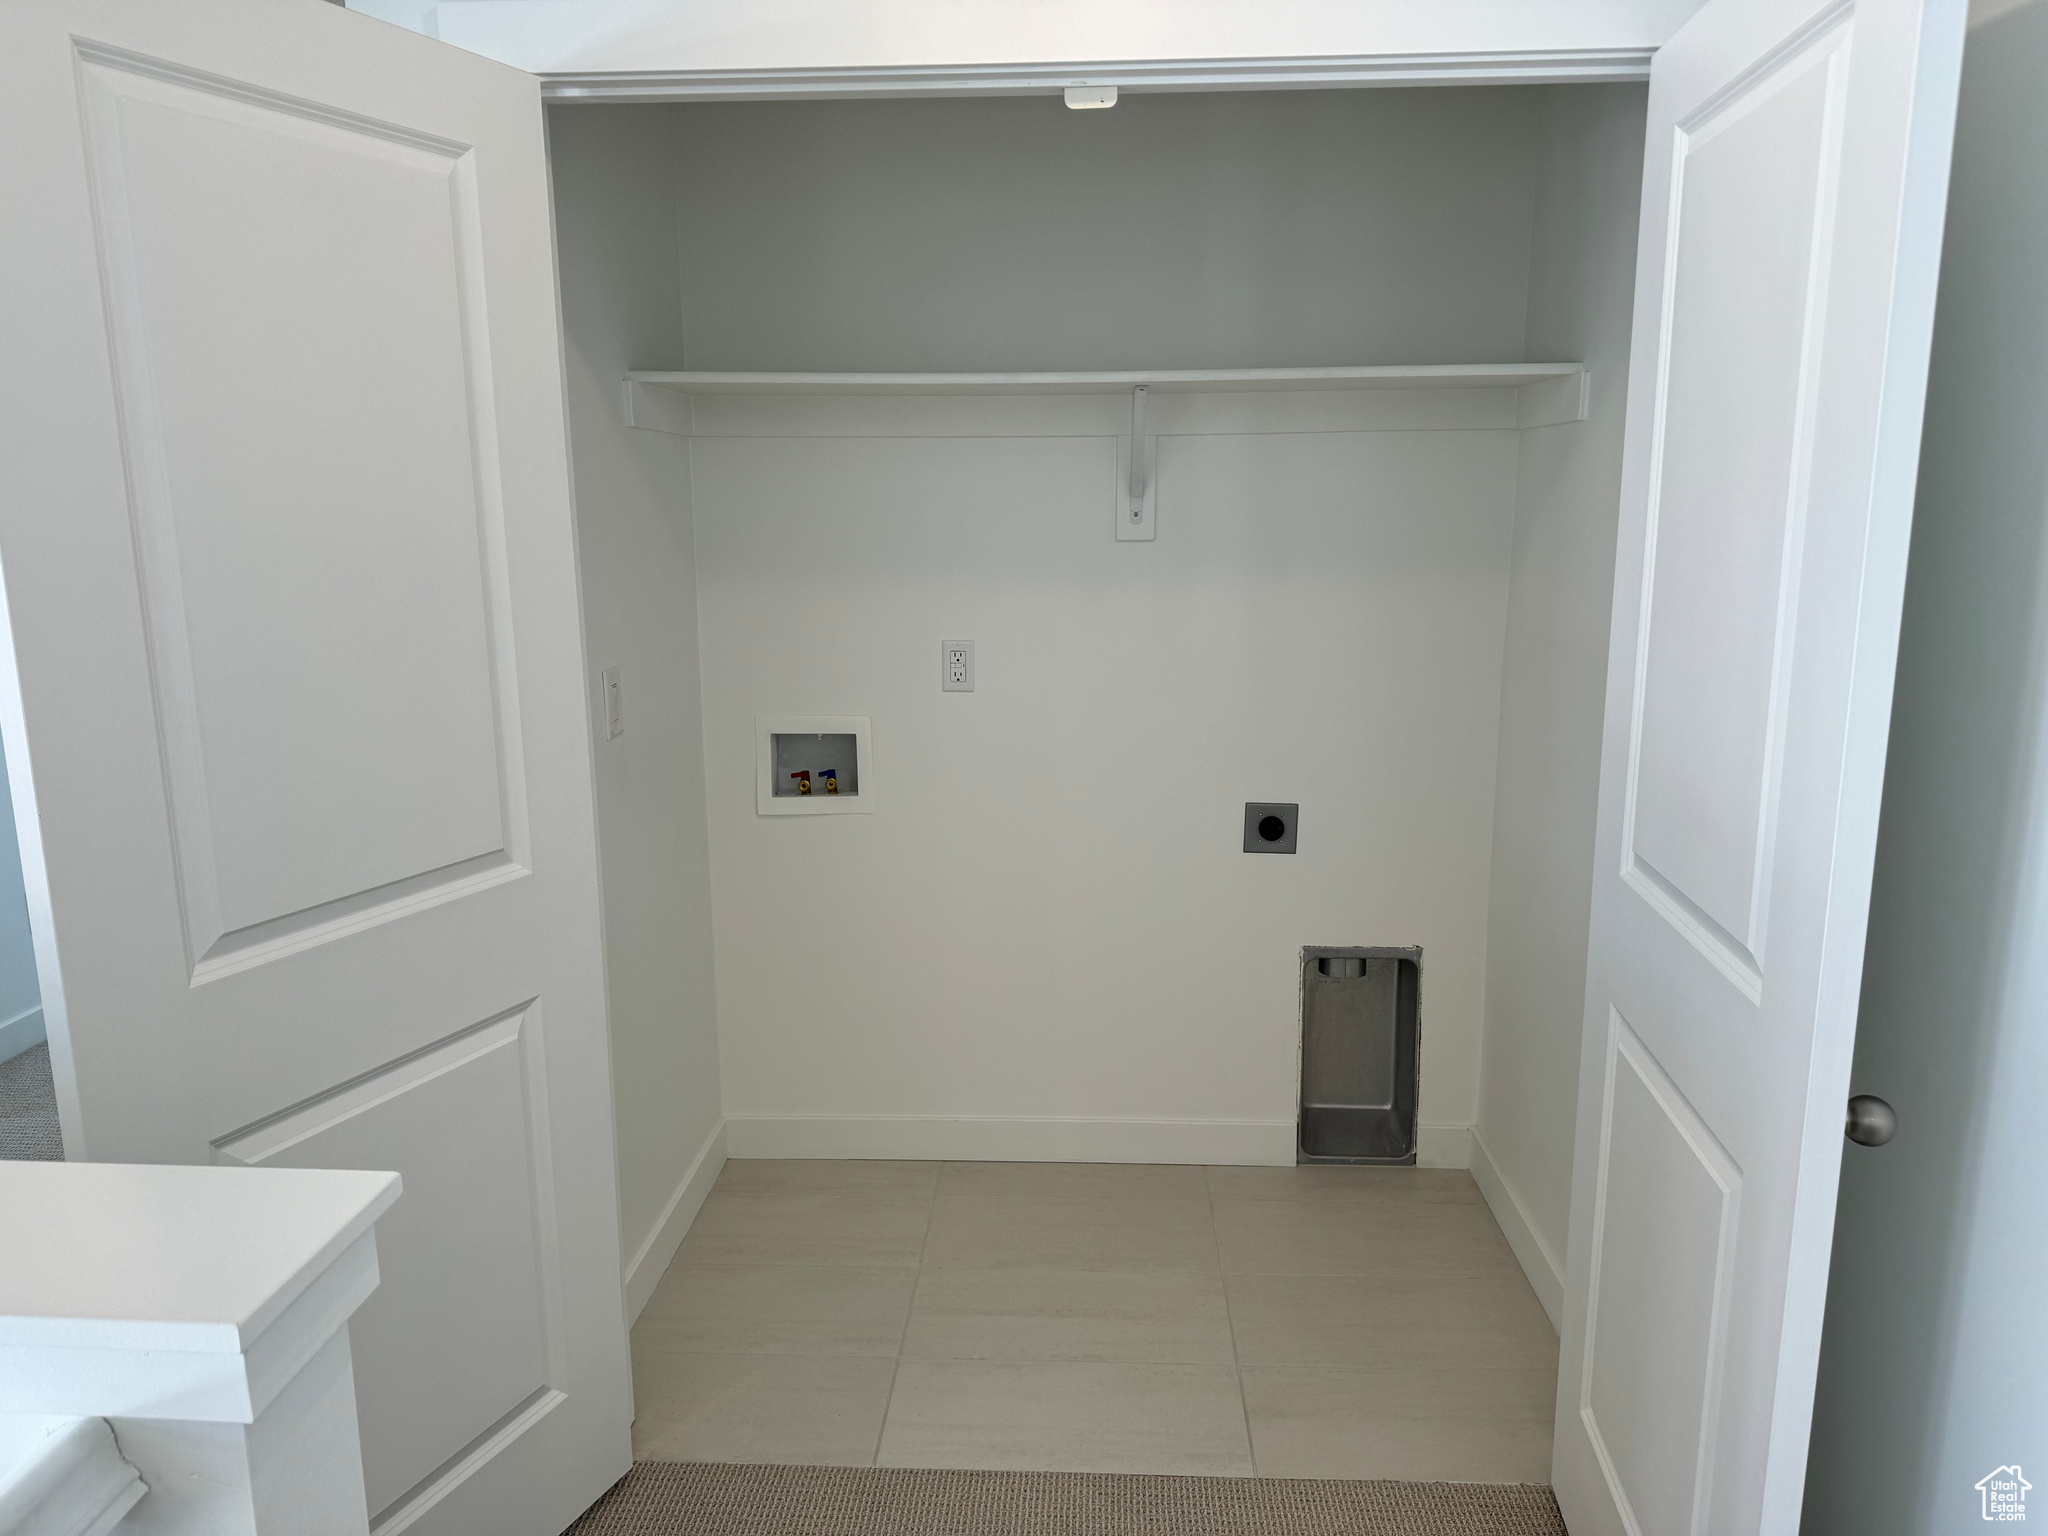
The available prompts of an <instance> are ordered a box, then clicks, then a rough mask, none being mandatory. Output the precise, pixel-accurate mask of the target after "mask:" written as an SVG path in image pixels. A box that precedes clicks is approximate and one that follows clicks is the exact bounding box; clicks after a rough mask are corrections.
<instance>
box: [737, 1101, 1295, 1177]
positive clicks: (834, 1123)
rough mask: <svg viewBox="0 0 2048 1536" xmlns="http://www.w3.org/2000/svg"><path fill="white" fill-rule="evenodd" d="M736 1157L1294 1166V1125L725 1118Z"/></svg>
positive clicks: (1051, 1119) (950, 1118)
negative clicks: (1292, 1164) (954, 1159)
mask: <svg viewBox="0 0 2048 1536" xmlns="http://www.w3.org/2000/svg"><path fill="white" fill-rule="evenodd" d="M725 1124H726V1135H727V1150H728V1152H729V1153H730V1155H731V1156H733V1157H847V1158H903V1159H910V1160H917V1159H931V1158H958V1159H960V1160H961V1161H963V1162H993V1163H1241V1164H1269V1165H1285V1164H1288V1163H1292V1162H1293V1161H1294V1122H1293V1121H1292V1120H1092V1119H1079V1118H1061V1117H1055V1116H1049V1115H1047V1116H1038V1115H1031V1116H1015V1117H998V1116H993V1115H986V1116H983V1115H731V1114H729V1115H727V1116H726V1117H725Z"/></svg>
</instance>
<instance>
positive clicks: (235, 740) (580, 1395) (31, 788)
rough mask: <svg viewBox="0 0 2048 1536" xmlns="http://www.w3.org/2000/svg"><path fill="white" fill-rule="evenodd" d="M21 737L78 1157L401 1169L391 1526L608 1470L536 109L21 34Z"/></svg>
mask: <svg viewBox="0 0 2048 1536" xmlns="http://www.w3.org/2000/svg"><path fill="white" fill-rule="evenodd" d="M0 52H4V54H5V56H6V57H7V58H8V60H9V62H10V64H11V65H12V66H13V77H14V78H13V83H12V87H11V89H10V91H9V92H8V93H6V94H5V96H0V138H4V140H5V142H7V143H8V144H10V145H14V146H33V148H32V150H26V151H23V152H21V153H16V154H11V155H9V156H7V157H4V163H0V205H4V206H5V207H7V208H8V210H9V217H8V218H7V219H6V220H5V221H0V261H4V264H5V267H6V270H8V272H9V273H10V276H11V277H12V278H13V281H12V282H11V284H10V285H9V288H8V289H7V290H6V291H5V292H4V293H0V353H4V354H5V355H6V356H7V357H8V359H9V361H10V366H9V367H8V368H7V369H4V370H0V460H4V462H6V463H7V464H8V466H9V480H8V486H7V491H6V494H5V495H4V497H0V577H4V590H5V597H6V620H7V622H6V625H5V642H6V644H7V646H8V647H9V655H8V657H7V661H8V663H9V664H8V665H7V666H5V667H0V732H4V733H5V737H6V747H7V756H8V767H9V771H10V775H11V780H12V785H13V788H14V791H15V795H16V813H17V824H18V826H19V827H20V829H21V831H22V837H23V854H24V873H25V876H26V883H27V885H28V887H29V892H30V904H31V917H32V923H33V926H34V929H35V937H36V942H37V949H38V964H39V970H40V973H41V980H42V984H43V990H44V996H45V1013H46V1017H47V1018H48V1021H49V1026H50V1032H51V1047H52V1049H51V1054H52V1061H53V1066H54V1067H55V1069H56V1076H57V1080H58V1086H59V1098H60V1107H61V1110H62V1115H63V1121H64V1135H65V1144H66V1148H67V1151H68V1152H69V1153H70V1154H71V1155H72V1156H74V1157H83V1158H93V1159H98V1160H115V1161H185V1162H203V1161H209V1160H218V1161H226V1162H243V1163H274V1164H284V1165H292V1164H306V1165H311V1166H321V1167H370V1168H390V1169H395V1170H397V1171H398V1172H399V1173H400V1174H401V1175H402V1176H403V1178H404V1180H405V1194H404V1196H403V1198H402V1199H401V1200H400V1202H399V1205H398V1207H397V1208H396V1209H395V1210H394V1212H393V1213H392V1215H391V1216H390V1217H389V1218H387V1220H386V1222H385V1223H384V1224H383V1225H384V1231H383V1233H382V1234H381V1236H380V1244H379V1248H380V1253H381V1254H382V1256H383V1281H382V1284H381V1285H380V1287H379V1289H378V1291H377V1293H376V1295H375V1296H374V1297H373V1298H372V1299H371V1300H370V1302H369V1303H368V1304H366V1305H365V1307H364V1308H363V1309H362V1310H361V1312H359V1313H358V1315H357V1318H356V1321H355V1323H354V1325H353V1331H354V1343H355V1348H354V1354H355V1361H356V1376H357V1401H358V1405H359V1409H360V1413H361V1417H362V1420H363V1424H362V1431H363V1435H362V1439H363V1449H364V1459H365V1476H366V1481H367V1484H368V1492H369V1504H370V1508H371V1510H372V1514H373V1524H374V1526H375V1527H376V1528H377V1529H379V1530H380V1531H386V1532H397V1531H401V1530H415V1531H420V1532H449V1533H453V1532H477V1533H485V1532H488V1533H491V1536H521V1533H527V1536H554V1533H556V1532H559V1531H560V1530H562V1529H563V1527H564V1526H566V1525H567V1524H568V1523H569V1521H570V1520H571V1519H573V1517H574V1516H575V1515H576V1514H577V1513H578V1512H580V1511H581V1510H582V1509H583V1508H584V1507H585V1506H587V1505H588V1504H589V1503H590V1502H591V1500H592V1499H594V1498H595V1497H596V1496H597V1495H598V1494H600V1493H601V1492H602V1491H603V1490H604V1488H605V1487H606V1486H608V1485H609V1483H610V1482H611V1481H612V1480H613V1479H615V1478H616V1477H617V1476H618V1475H619V1474H620V1473H622V1472H623V1471H624V1470H625V1468H626V1466H627V1465H628V1463H629V1423H630V1415H631V1400H630V1383H629V1380H628V1373H627V1364H626V1351H625V1329H624V1318H623V1313H622V1305H621V1298H620V1289H619V1257H618V1254H619V1246H618V1230H617V1211H616V1205H615V1200H616V1194H615V1181H614V1175H613V1152H612V1139H611V1105H610V1068H609V1060H608V1054H607V1046H606V1037H605V1016H604V995H603V979H602V969H601V947H600V935H599V927H598V913H597V883H596V852H595V836H594V820H593V812H592V802H591V787H590V744H589V739H588V735H587V730H586V721H587V719H588V714H587V711H586V707H585V698H584V680H583V665H582V639H581V626H580V623H579V615H578V595H577V591H576V580H575V547H574V539H573V529H572V523H571V516H570V508H569V491H568V472H567V444H566V441H565V434H564V423H563V408H562V385H561V363H560V356H559V339H558V332H557V322H556V311H555V289H554V272H553V254H552V253H553V246H552V239H551V231H550V226H549V204H548V187H547V179H546V167H545V163H544V159H543V147H542V146H543V140H542V123H541V108H540V99H539V89H538V85H537V83H536V82H535V81H534V80H533V79H531V78H530V77H528V76H525V75H523V74H520V73H518V72H516V71H512V70H508V69H506V68H504V67H503V66H500V65H496V64H493V63H490V62H488V61H486V60H482V59H478V58H475V57H473V56H470V55H467V54H463V53H460V52H458V51H457V50H455V49H452V48H448V47H445V46H443V45H440V44H437V43H434V42H432V41H430V40H428V39H425V38H421V37H419V36H417V35H414V34H412V33H408V32H404V31H401V30H399V29H397V28H393V27H389V26H386V25H384V24H382V23H379V22H376V21H374V20H371V19H369V18H367V17H364V16H361V15H355V14H351V13H349V12H347V11H345V10H342V9H341V8H339V7H336V6H332V5H326V4H321V3H318V0H170V3H165V0H19V3H15V4H11V5H8V6H6V7H4V8H0Z"/></svg>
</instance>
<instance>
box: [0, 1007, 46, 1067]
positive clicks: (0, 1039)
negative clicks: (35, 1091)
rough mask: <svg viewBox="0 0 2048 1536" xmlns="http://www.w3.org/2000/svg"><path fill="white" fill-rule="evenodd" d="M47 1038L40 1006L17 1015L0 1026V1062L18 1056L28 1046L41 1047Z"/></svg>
mask: <svg viewBox="0 0 2048 1536" xmlns="http://www.w3.org/2000/svg"><path fill="white" fill-rule="evenodd" d="M47 1038H48V1035H47V1032H46V1031H45V1030H44V1029H43V1010H42V1008H41V1007H40V1006H38V1007H35V1008H31V1009H29V1010H27V1011H26V1012H25V1013H17V1014H16V1015H15V1016H14V1017H13V1018H11V1019H9V1020H8V1021H7V1022H6V1023H5V1024H0V1061H5V1060H7V1059H8V1058H9V1057H10V1056H19V1055H20V1054H21V1053H22V1052H23V1051H25V1050H27V1049H28V1048H29V1047H30V1046H32V1045H41V1044H42V1043H43V1041H44V1040H45V1039H47Z"/></svg>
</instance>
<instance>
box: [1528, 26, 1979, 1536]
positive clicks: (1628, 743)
mask: <svg viewBox="0 0 2048 1536" xmlns="http://www.w3.org/2000/svg"><path fill="white" fill-rule="evenodd" d="M1963 10H1964V7H1963V0H1834V3H1829V4H1823V5H1815V4H1813V3H1811V0H1802V3H1799V4H1787V3H1785V0H1709V3H1708V4H1707V6H1706V7H1705V9H1704V10H1702V11H1701V12H1700V13H1699V14H1698V15H1697V16H1696V17H1695V18H1694V19H1693V20H1692V21H1691V22H1690V23H1689V24H1688V25H1687V26H1686V27H1685V28H1684V29H1683V30H1682V31H1681V32H1680V33H1679V34H1678V36H1677V37H1676V38H1675V39H1674V40H1673V41H1672V42H1671V43H1670V44H1668V45H1667V46H1666V47H1665V48H1664V49H1663V50H1662V51H1661V52H1659V53H1658V55H1657V57H1656V61H1655V64H1654V67H1653V69H1652V73H1651V84H1650V105H1649V142H1648V156H1647V160H1646V165H1645V172H1644V188H1643V224H1642V238H1641V244H1640V252H1639V259H1638V264H1637V269H1636V270H1637V276H1636V309H1635V343H1634V356H1633V360H1632V368H1633V373H1632V375H1631V379H1630V399H1629V418H1628V428H1627V446H1626V451H1625V462H1624V467H1623V480H1622V506H1621V533H1620V542H1619V547H1618V551H1617V560H1616V572H1615V599H1614V627H1613V639H1612V649H1611V651H1610V662H1609V674H1608V693H1607V719H1606V736H1605V741H1604V745H1603V755H1602V767H1601V783H1600V809H1599V831H1598V838H1597V844H1596V852H1595V858H1596V864H1595V868H1594V884H1593V916H1592V938H1591V944H1590V956H1589V962H1588V975H1587V996H1586V1031H1585V1044H1584V1049H1583V1054H1582V1058H1581V1065H1580V1074H1579V1118H1578V1136H1577V1144H1576V1145H1577V1154H1576V1166H1575V1169H1574V1176H1573V1185H1572V1216H1571V1254H1570V1265H1569V1276H1568V1280H1567V1286H1566V1290H1567V1295H1566V1302H1565V1315H1564V1330H1563V1334H1564V1337H1563V1346H1564V1348H1563V1360H1562V1365H1561V1368H1560V1371H1559V1378H1558V1408H1557V1440H1556V1447H1557V1449H1556V1461H1555V1467H1554V1481H1555V1484H1556V1488H1557V1495H1558V1500H1559V1502H1560V1503H1561V1504H1562V1505H1563V1507H1564V1511H1565V1517H1566V1520H1567V1522H1568V1523H1569V1524H1570V1526H1571V1528H1572V1530H1573V1531H1574V1533H1576V1536H1601V1533H1608V1532H1618V1531H1626V1532H1629V1533H1631V1536H1680V1533H1701V1532H1708V1531H1714V1532H1729V1533H1737V1532H1741V1533H1751V1532H1758V1531H1762V1532H1766V1533H1785V1536H1790V1533H1792V1532H1794V1531H1796V1530H1797V1528H1798V1524H1799V1510H1800V1497H1801V1492H1802V1483H1803V1480H1804V1475H1805V1464H1806V1440H1807V1426H1808V1423H1809V1420H1810V1417H1811V1410H1812V1403H1813V1384H1814V1367H1815V1362H1816V1359H1817V1357H1818V1353H1819V1346H1820V1329H1821V1312H1822V1305H1823V1301H1824V1299H1825V1293H1826V1287H1827V1268H1828V1250H1829V1244H1830V1240H1831V1236H1832V1231H1833V1225H1834V1209H1835V1182H1836V1172H1837V1168H1838V1166H1839V1160H1840V1157H1841V1147H1842V1121H1843V1103H1844V1100H1845V1098H1846V1095H1847V1093H1848V1084H1849V1061H1850V1048H1851V1045H1852V1042H1853V1037H1854V1034H1855V1028H1856V999H1857V989H1858V984H1859V981H1860V978H1861V973H1862V963H1863V944H1864V924H1865V918H1866V914H1867V911H1868V906H1869V896H1870V873H1871V861H1872V856H1873V853H1874V850H1875V846H1876V837H1877V811H1878V795H1879V791H1880V788H1881V785H1882V782H1883V776H1884V758H1885V741H1886V733H1887V728H1888V725H1889V713H1890V704H1891V688H1892V667H1893V660H1894V656H1895V653H1896V649H1897V641H1898V627H1899V604H1900V598H1901V595H1902V592H1903V589H1904V584H1905V569H1906V543H1907V530H1908V525H1909V523H1910V520H1911V514H1912V505H1913V480H1914V472H1915V466H1916V458H1917V454H1918V448H1919V434H1920V408H1921V396H1922V391H1923V387H1924V384H1925V377H1926V367H1927V350H1928V337H1929V331H1930V328H1931V322H1932V318H1933V309H1934V288H1935V268H1936V263H1937V259H1938V256H1939V245H1940V232H1941V222H1942V212H1943V198H1944V194H1945V191H1946V186H1947V175H1948V149H1949V138H1950V132H1951V127H1952V120H1953V116H1954V108H1955V95H1956V81H1957V73H1958V66H1959V63H1960V59H1961V52H1962V33H1963V20H1964V16H1963Z"/></svg>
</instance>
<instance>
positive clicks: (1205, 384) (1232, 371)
mask: <svg viewBox="0 0 2048 1536" xmlns="http://www.w3.org/2000/svg"><path fill="white" fill-rule="evenodd" d="M1585 371H1586V370H1585V365H1584V364H1583V363H1420V364H1402V365H1397V366H1392V367H1381V368H1168V369H1149V370H1136V371H1131V372H1115V373H714V372H689V371H686V372H680V373H663V372H658V371H642V372H635V373H629V374H627V375H626V380H627V382H628V383H629V384H647V385H655V386H658V387H660V388H662V389H671V390H678V391H680V392H682V393H684V394H688V395H1118V394H1124V393H1127V392H1128V391H1130V390H1132V389H1134V388H1136V387H1137V386H1138V385H1140V384H1143V385H1146V386H1147V387H1148V388H1150V389H1152V390H1154V391H1156V392H1158V393H1160V394H1186V395H1198V394H1200V395H1216V394H1246V393H1256V392H1261V391H1266V390H1342V389H1519V388H1520V387H1522V386H1523V385H1525V384H1536V383H1540V382H1542V381H1544V380H1547V379H1563V378H1571V377H1574V376H1576V375H1579V374H1582V373H1584V372H1585Z"/></svg>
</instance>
